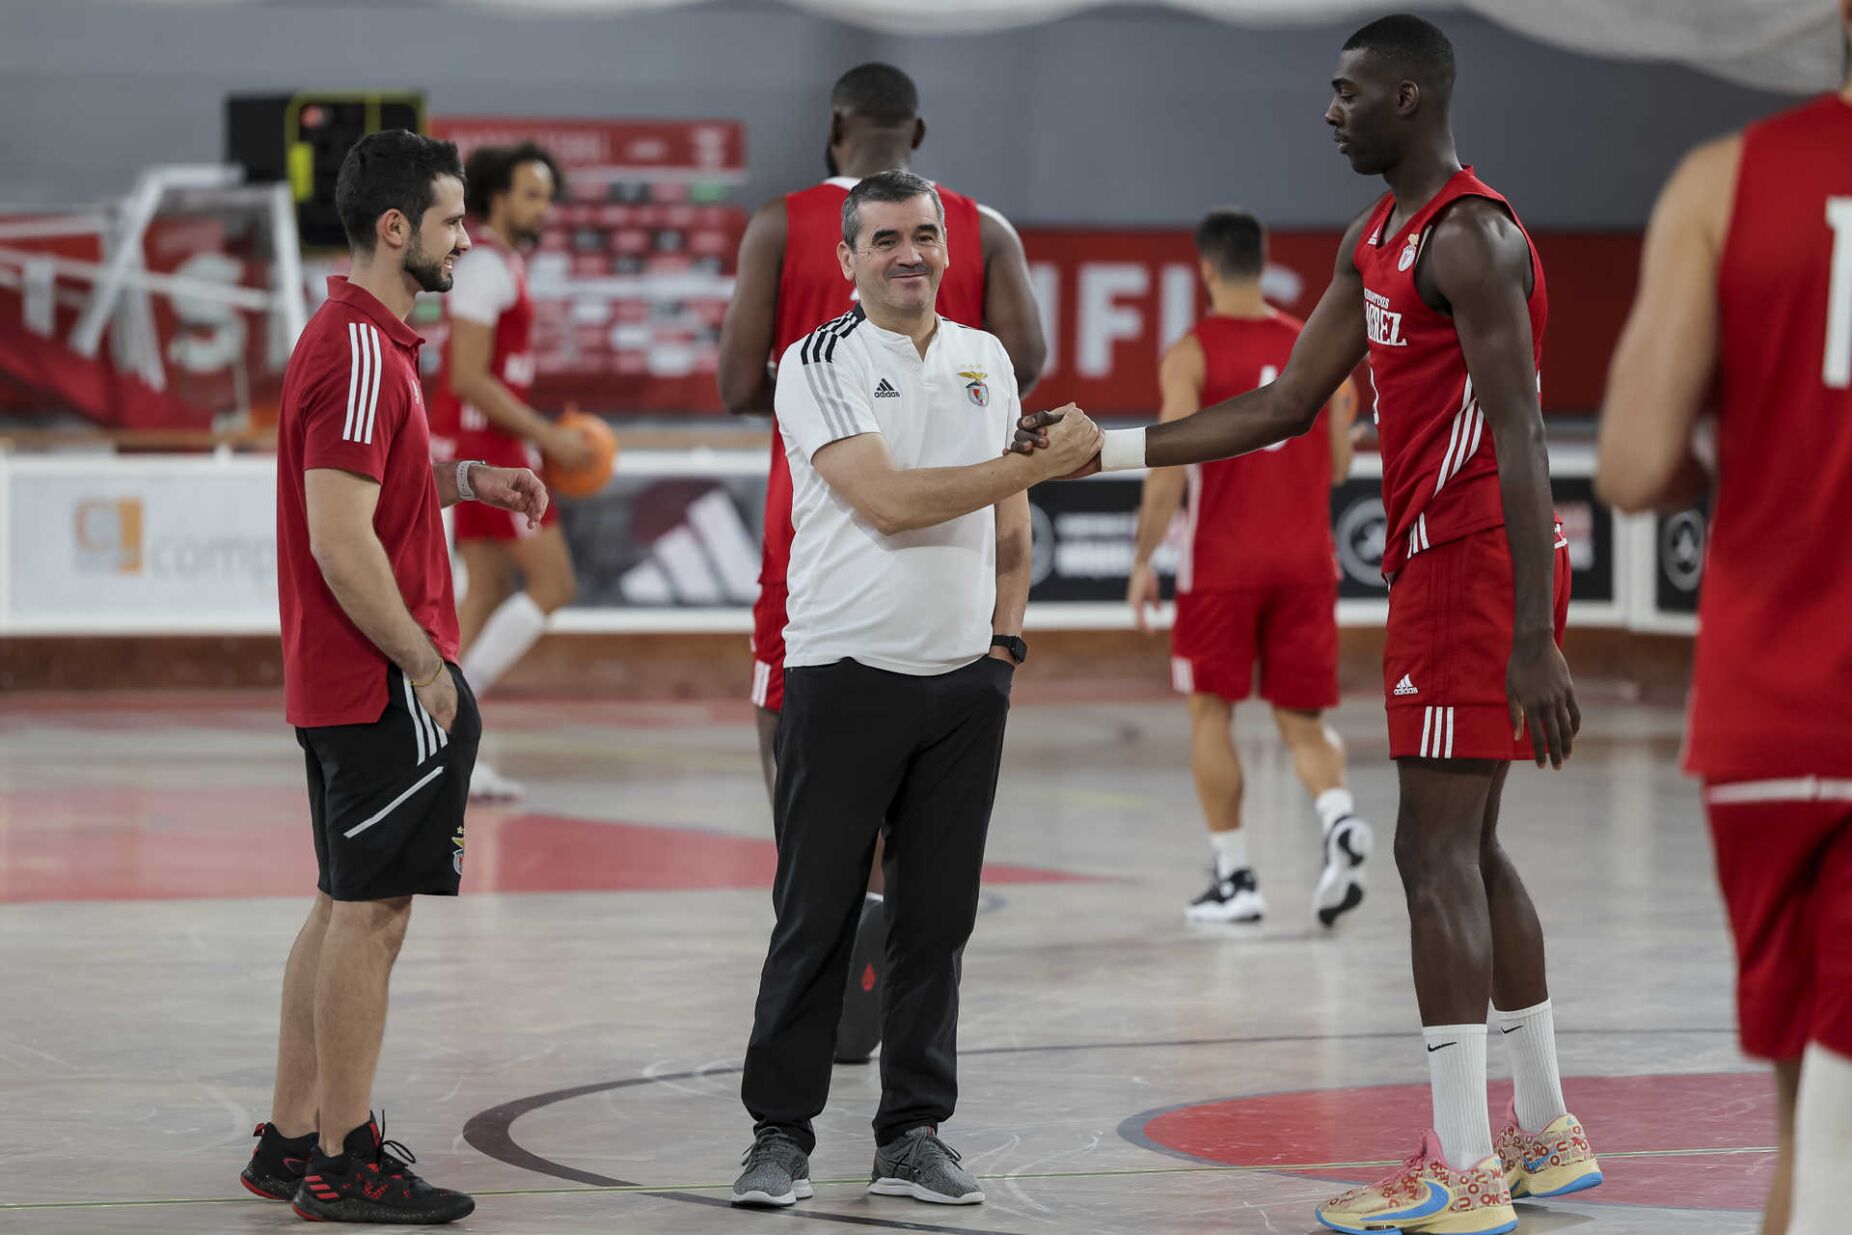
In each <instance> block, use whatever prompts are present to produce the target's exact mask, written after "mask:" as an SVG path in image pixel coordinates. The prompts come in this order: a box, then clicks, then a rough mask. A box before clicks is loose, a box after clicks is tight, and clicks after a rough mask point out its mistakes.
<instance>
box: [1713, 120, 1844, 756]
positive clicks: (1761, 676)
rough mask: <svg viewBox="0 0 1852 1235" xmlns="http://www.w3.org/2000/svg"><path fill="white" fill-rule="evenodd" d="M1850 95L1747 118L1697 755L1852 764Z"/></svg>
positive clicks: (1730, 253)
mask: <svg viewBox="0 0 1852 1235" xmlns="http://www.w3.org/2000/svg"><path fill="white" fill-rule="evenodd" d="M1848 150H1852V106H1848V105H1847V104H1846V103H1845V102H1844V100H1842V99H1840V98H1838V97H1837V96H1827V97H1825V98H1821V99H1818V100H1816V101H1814V102H1812V103H1809V104H1806V105H1805V106H1802V107H1798V108H1795V109H1794V110H1792V111H1788V112H1784V113H1782V114H1780V115H1777V116H1773V117H1771V118H1769V119H1767V120H1764V121H1762V122H1761V123H1759V124H1755V125H1751V126H1750V127H1749V129H1748V131H1747V132H1746V133H1745V134H1744V137H1743V148H1742V162H1741V165H1740V168H1739V170H1738V172H1737V178H1736V199H1735V205H1734V207H1733V208H1732V210H1731V214H1730V231H1729V235H1728V237H1727V239H1726V241H1725V243H1724V248H1723V254H1722V258H1721V264H1720V266H1719V269H1718V275H1717V299H1718V309H1719V314H1718V329H1717V358H1718V366H1717V379H1718V384H1717V409H1718V415H1717V421H1718V423H1717V430H1718V432H1717V473H1718V475H1717V492H1716V506H1715V509H1714V510H1713V512H1712V520H1711V529H1710V547H1709V550H1708V553H1707V557H1706V562H1705V567H1704V588H1703V595H1702V597H1701V598H1700V600H1699V610H1698V618H1699V633H1698V646H1697V658H1696V666H1695V670H1694V675H1693V682H1692V693H1691V737H1690V745H1689V747H1688V750H1687V763H1688V765H1689V767H1690V768H1691V770H1693V771H1695V772H1699V773H1702V774H1703V775H1705V776H1707V777H1710V778H1712V779H1742V778H1757V779H1760V778H1765V777H1777V776H1800V775H1814V774H1826V775H1835V776H1845V775H1852V706H1849V705H1848V702H1847V701H1848V699H1852V620H1848V617H1847V615H1848V614H1849V613H1852V575H1848V573H1847V570H1846V566H1845V563H1846V540H1845V538H1846V529H1847V528H1852V390H1849V389H1848V388H1849V387H1852V160H1848V159H1846V158H1843V157H1832V158H1829V157H1826V152H1828V151H1840V152H1842V153H1843V152H1845V151H1848Z"/></svg>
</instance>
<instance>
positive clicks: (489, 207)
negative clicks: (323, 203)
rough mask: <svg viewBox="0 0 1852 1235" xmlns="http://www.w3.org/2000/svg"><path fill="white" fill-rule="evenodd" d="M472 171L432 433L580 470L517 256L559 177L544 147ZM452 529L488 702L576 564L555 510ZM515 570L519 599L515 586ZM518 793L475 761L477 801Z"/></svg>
mask: <svg viewBox="0 0 1852 1235" xmlns="http://www.w3.org/2000/svg"><path fill="white" fill-rule="evenodd" d="M465 170H466V171H467V172H468V175H469V209H470V215H471V217H472V221H473V222H472V226H473V227H474V229H475V235H476V247H475V249H474V250H472V251H471V252H470V253H469V254H467V255H466V256H465V257H464V258H463V260H462V261H460V262H458V263H457V281H456V289H455V290H454V291H453V292H452V293H451V294H450V296H448V297H446V299H445V302H444V316H445V318H446V322H447V325H448V326H449V330H448V332H447V334H446V336H445V340H444V354H443V363H442V366H441V367H440V369H439V374H438V381H437V383H436V389H435V390H434V391H433V392H432V397H431V408H432V421H433V431H434V432H435V433H436V434H438V435H439V436H440V438H442V439H444V443H445V444H444V447H443V449H445V450H448V451H454V452H455V455H456V457H458V458H463V459H483V460H486V461H488V462H489V463H493V464H495V465H496V466H498V467H531V468H533V469H534V470H536V471H538V470H539V468H540V460H541V456H542V455H543V454H544V455H545V456H546V457H547V458H549V459H551V460H553V461H555V462H557V463H560V464H562V465H564V466H567V467H572V466H575V465H577V464H578V463H581V462H583V461H584V459H585V457H586V456H587V452H588V448H587V446H586V444H585V442H584V440H583V439H582V438H580V436H579V435H578V434H577V433H574V432H573V431H571V430H569V429H562V428H560V427H559V426H558V425H556V424H554V423H553V422H552V421H551V420H549V419H548V418H547V417H545V416H544V415H542V414H541V413H539V412H537V411H535V410H534V408H533V406H532V405H531V404H530V403H529V402H528V392H529V390H530V388H531V387H532V386H533V382H534V352H533V327H534V302H533V298H532V297H531V296H530V295H529V294H528V290H527V266H526V262H525V261H524V260H523V258H522V256H521V250H522V249H523V248H529V247H532V246H533V245H534V244H536V243H537V242H538V241H539V239H540V231H541V228H542V227H544V226H545V224H546V219H547V212H548V211H549V210H550V209H551V207H552V204H553V195H554V192H555V190H556V188H557V187H558V185H559V171H558V168H557V166H556V165H555V164H554V162H553V158H552V156H551V155H549V154H548V153H547V152H546V151H545V150H543V149H541V148H540V147H538V146H535V145H532V144H527V145H521V146H482V147H478V148H477V149H476V150H474V151H472V152H471V154H470V157H469V162H468V164H467V165H466V168H465ZM446 457H449V456H448V454H447V455H446ZM454 529H455V534H456V544H457V555H458V556H459V557H460V558H461V559H462V561H463V568H464V571H465V572H466V574H467V576H468V590H467V591H465V592H464V593H463V596H462V599H461V600H460V601H459V602H458V603H457V620H458V622H459V624H460V625H461V627H462V631H463V672H464V675H465V676H466V677H467V678H468V679H469V681H470V684H471V685H472V686H474V687H475V690H476V693H477V694H478V695H486V694H488V693H489V691H490V689H491V688H493V687H494V685H495V683H496V681H497V680H498V679H500V677H501V676H502V674H503V673H505V672H507V671H508V670H509V669H510V668H512V667H513V666H514V664H515V662H517V661H519V660H520V659H521V657H522V656H524V655H526V653H527V650H528V649H529V648H531V647H533V645H534V643H535V641H536V640H538V639H539V638H540V636H541V633H542V632H543V631H544V630H545V629H546V623H547V617H548V615H549V614H551V613H552V612H553V611H554V610H556V609H558V608H560V607H561V606H563V605H566V604H568V603H570V602H571V600H572V596H573V592H574V589H575V584H574V580H573V573H572V557H571V555H570V553H569V552H568V551H567V548H566V534H565V531H564V529H563V528H561V527H560V526H559V513H558V511H557V509H555V508H551V507H549V508H548V510H547V516H546V518H545V519H543V520H542V521H541V524H540V526H539V527H538V528H530V527H529V526H528V525H527V523H526V521H525V520H521V519H516V518H511V517H510V516H509V515H507V514H506V513H504V512H502V511H498V510H491V509H488V508H487V507H482V506H476V505H470V506H462V507H459V508H458V510H457V513H456V518H455V521H454ZM517 573H518V574H519V576H520V581H521V587H522V589H523V590H517V589H516V587H515V579H514V576H515V575H516V574H517ZM521 794H522V787H521V785H520V783H519V782H517V781H514V780H510V779H509V778H508V777H505V776H502V775H501V774H500V773H498V772H497V771H496V770H495V768H493V767H492V766H490V764H489V762H488V761H487V760H486V759H478V760H477V762H476V771H475V774H474V775H473V776H472V777H471V778H470V795H471V796H472V797H476V798H486V799H499V800H504V801H506V800H512V799H515V798H518V797H520V796H521Z"/></svg>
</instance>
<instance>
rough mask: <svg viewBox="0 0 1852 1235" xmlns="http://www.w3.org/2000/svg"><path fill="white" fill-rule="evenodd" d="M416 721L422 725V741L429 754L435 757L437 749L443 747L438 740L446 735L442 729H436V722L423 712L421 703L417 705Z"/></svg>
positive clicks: (427, 713)
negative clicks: (427, 747) (426, 746)
mask: <svg viewBox="0 0 1852 1235" xmlns="http://www.w3.org/2000/svg"><path fill="white" fill-rule="evenodd" d="M418 719H419V720H420V721H421V722H422V723H423V725H424V740H425V742H426V744H427V745H428V746H429V747H430V749H431V753H432V754H433V755H435V754H436V753H437V748H438V747H440V746H442V745H444V743H443V742H440V741H439V740H438V739H439V738H440V737H445V736H447V735H445V734H444V731H443V730H442V729H439V728H438V727H437V721H436V720H434V719H433V718H432V716H431V714H430V713H429V712H427V711H425V710H424V704H422V703H420V704H419V705H418Z"/></svg>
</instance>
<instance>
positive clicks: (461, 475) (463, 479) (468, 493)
mask: <svg viewBox="0 0 1852 1235" xmlns="http://www.w3.org/2000/svg"><path fill="white" fill-rule="evenodd" d="M487 466H488V464H486V463H484V462H483V461H482V460H481V459H464V460H463V461H462V462H460V463H458V464H457V501H459V502H473V501H475V500H476V490H475V489H474V487H472V486H471V485H470V483H469V469H470V468H472V467H487Z"/></svg>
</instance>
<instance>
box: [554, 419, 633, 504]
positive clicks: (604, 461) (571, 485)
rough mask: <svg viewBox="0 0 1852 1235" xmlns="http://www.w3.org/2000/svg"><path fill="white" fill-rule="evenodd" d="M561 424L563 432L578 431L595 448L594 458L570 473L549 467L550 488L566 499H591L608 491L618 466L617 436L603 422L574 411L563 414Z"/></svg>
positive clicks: (556, 466)
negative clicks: (596, 494)
mask: <svg viewBox="0 0 1852 1235" xmlns="http://www.w3.org/2000/svg"><path fill="white" fill-rule="evenodd" d="M559 423H560V425H561V427H562V428H567V429H576V430H577V431H578V432H579V434H580V435H581V436H583V437H584V438H585V440H586V441H587V442H589V443H590V444H591V447H592V458H591V461H590V462H588V463H586V464H585V465H584V466H583V467H576V468H572V469H570V470H568V469H566V468H562V467H560V466H559V465H557V464H555V463H548V464H547V467H546V473H547V474H546V481H547V488H549V489H551V490H552V491H553V492H555V493H557V494H559V495H561V496H562V497H590V496H592V494H594V493H596V492H598V491H599V490H600V489H602V488H604V487H605V484H606V482H608V481H609V480H610V479H611V472H612V470H613V469H614V468H615V467H616V466H617V434H615V433H613V432H611V426H610V425H608V424H606V423H605V422H604V420H603V419H602V418H600V417H597V416H593V415H591V414H589V413H587V412H581V411H577V410H575V409H572V408H568V409H567V410H566V411H564V412H561V413H560V417H559Z"/></svg>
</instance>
